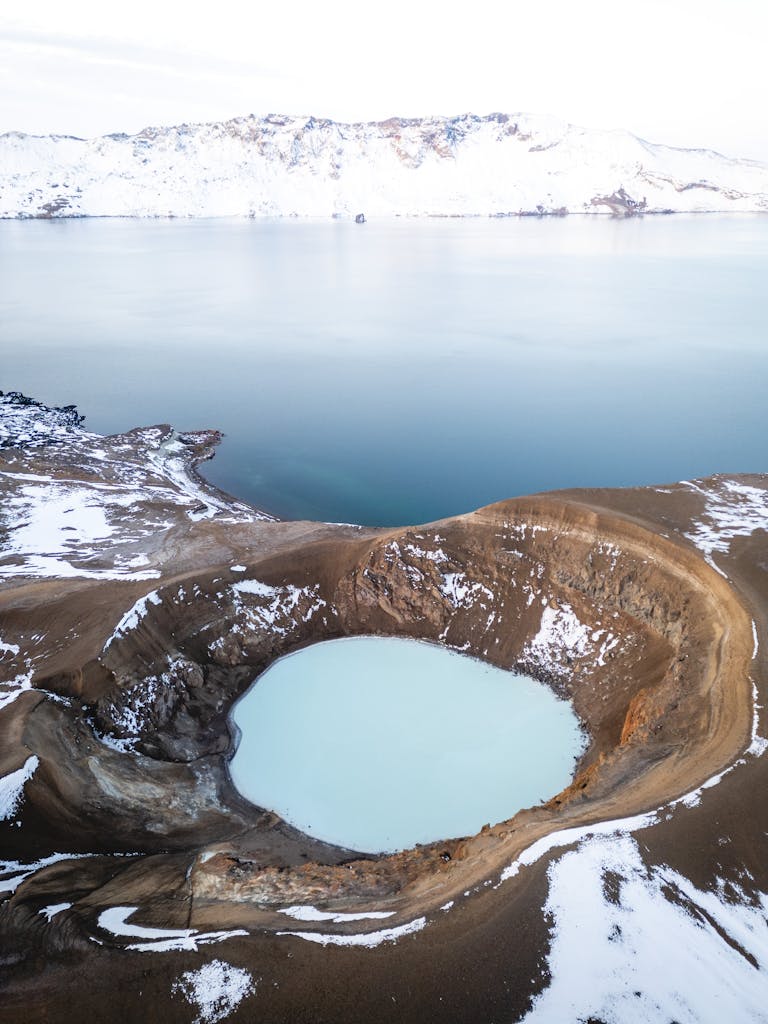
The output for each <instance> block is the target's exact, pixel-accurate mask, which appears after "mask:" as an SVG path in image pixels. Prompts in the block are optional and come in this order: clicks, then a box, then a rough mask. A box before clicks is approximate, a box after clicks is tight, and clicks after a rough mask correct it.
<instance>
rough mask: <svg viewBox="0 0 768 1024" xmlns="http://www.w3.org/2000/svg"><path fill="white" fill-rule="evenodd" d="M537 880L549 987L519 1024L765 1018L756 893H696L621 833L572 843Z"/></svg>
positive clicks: (761, 913)
mask: <svg viewBox="0 0 768 1024" xmlns="http://www.w3.org/2000/svg"><path fill="white" fill-rule="evenodd" d="M548 878H549V894H548V897H547V902H546V904H545V907H544V910H545V913H546V914H548V915H549V916H550V917H551V919H552V922H553V923H552V927H551V936H552V938H551V947H550V952H549V956H548V967H549V973H550V975H551V978H552V981H551V983H550V985H549V987H548V988H547V989H546V990H545V991H544V992H542V993H541V994H540V995H538V996H537V997H536V998H535V999H534V1003H533V1006H532V1008H531V1010H530V1011H529V1012H528V1014H527V1015H526V1016H525V1017H524V1018H523V1021H524V1022H525V1024H550V1022H551V1021H572V1020H588V1019H589V1020H592V1019H594V1020H604V1021H611V1022H619V1021H629V1020H631V1021H633V1022H637V1024H667V1022H669V1021H671V1020H674V1021H678V1022H680V1024H698V1022H701V1021H705V1020H740V1021H747V1020H750V1021H759V1020H765V972H766V970H768V933H767V932H766V927H765V919H766V913H767V912H768V897H766V896H765V895H764V894H759V896H758V897H757V898H756V899H755V898H752V897H750V896H748V895H747V894H746V893H745V892H743V891H741V890H740V889H738V887H736V886H734V885H733V884H732V883H725V882H723V881H720V880H719V881H718V885H717V889H718V891H716V892H706V891H703V890H700V889H697V888H696V887H695V886H694V885H693V883H692V882H691V881H690V880H689V879H688V878H685V877H684V876H683V875H680V874H679V873H677V872H676V871H673V870H672V869H671V868H669V867H666V866H660V867H650V868H649V867H647V866H646V865H645V864H644V862H643V860H642V857H641V855H640V850H639V847H638V844H637V842H636V841H635V840H634V839H632V838H631V837H629V836H626V835H622V836H611V837H608V836H599V837H593V838H591V839H588V840H584V841H583V842H582V843H581V844H580V845H579V847H578V849H576V850H574V851H572V852H569V853H566V854H565V855H564V856H562V857H561V858H560V859H559V860H557V861H556V862H554V863H553V864H552V865H550V867H549V870H548ZM755 965H756V966H755Z"/></svg>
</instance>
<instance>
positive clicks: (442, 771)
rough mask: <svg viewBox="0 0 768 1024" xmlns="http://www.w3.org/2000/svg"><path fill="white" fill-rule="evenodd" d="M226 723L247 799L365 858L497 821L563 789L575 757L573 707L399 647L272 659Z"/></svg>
mask: <svg viewBox="0 0 768 1024" xmlns="http://www.w3.org/2000/svg"><path fill="white" fill-rule="evenodd" d="M233 718H234V721H235V724H236V725H237V726H238V728H239V729H240V730H241V733H242V736H241V740H240V744H239V746H238V748H237V751H236V753H235V756H234V758H233V760H232V762H231V764H230V771H231V774H232V779H233V781H234V783H235V785H236V786H237V788H238V789H239V790H240V792H241V793H243V795H244V796H246V797H248V799H249V800H251V801H252V802H253V803H256V804H259V805H260V806H262V807H267V808H270V809H272V810H275V811H277V812H278V813H279V814H281V815H282V816H283V817H284V818H286V819H287V820H288V821H290V822H291V823H292V824H293V825H296V826H297V827H298V828H300V829H302V830H303V831H305V832H308V833H309V834H310V835H313V836H316V837H317V838H319V839H325V840H327V841H329V842H334V843H338V844H340V845H342V846H349V847H352V848H354V849H357V850H363V851H367V852H372V853H375V852H378V851H383V850H386V851H392V850H399V849H406V848H408V847H411V846H413V845H415V844H416V843H425V842H430V841H432V840H437V839H446V838H450V837H452V836H461V835H467V834H474V833H475V832H479V830H480V829H481V828H482V826H483V825H484V824H485V823H486V822H488V823H491V824H495V823H496V822H497V821H504V820H506V819H507V818H510V817H511V816H512V815H513V814H514V813H515V812H516V811H518V810H519V809H520V808H523V807H529V806H531V805H533V804H536V803H538V802H539V801H540V800H542V799H548V798H549V797H551V796H554V795H555V794H556V793H558V792H559V791H560V790H561V789H563V788H564V787H565V786H566V785H568V783H569V781H570V779H571V776H572V773H573V769H574V765H575V760H576V758H577V756H578V755H579V754H580V753H581V751H582V749H583V738H582V734H581V732H580V730H579V725H578V720H577V718H576V716H575V715H574V713H573V711H572V709H571V706H570V705H569V704H568V703H567V702H566V701H562V700H558V699H557V698H556V697H555V695H554V694H553V693H552V691H551V690H549V689H548V688H547V687H546V686H543V685H542V684H541V683H537V682H536V681H535V680H533V679H529V678H527V677H525V676H517V675H513V674H512V673H511V672H505V671H504V670H502V669H499V668H495V667H494V666H492V665H486V664H485V663H484V662H481V661H477V660H476V659H474V658H468V657H466V656H464V655H460V654H456V653H455V652H453V651H448V650H446V649H445V648H442V647H437V646H436V645H433V644H426V643H420V642H419V641H416V640H403V639H398V638H393V637H355V638H348V639H344V640H330V641H327V642H325V643H320V644H314V645H313V646H311V647H306V648H303V649H302V650H300V651H298V652H296V653H295V654H291V655H288V656H287V657H284V658H281V659H279V660H278V661H276V662H275V663H274V664H273V665H271V666H270V667H269V669H267V671H266V672H264V673H263V675H262V676H260V677H259V679H258V681H257V682H256V683H255V685H254V686H253V687H252V688H251V689H250V690H249V691H248V693H247V694H245V695H244V696H243V697H242V698H241V699H240V701H238V703H237V704H236V705H235V709H234V712H233Z"/></svg>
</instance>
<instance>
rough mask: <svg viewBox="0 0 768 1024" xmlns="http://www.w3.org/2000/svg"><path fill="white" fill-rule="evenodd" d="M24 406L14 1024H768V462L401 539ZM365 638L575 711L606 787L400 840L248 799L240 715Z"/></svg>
mask: <svg viewBox="0 0 768 1024" xmlns="http://www.w3.org/2000/svg"><path fill="white" fill-rule="evenodd" d="M4 414H5V415H4ZM0 419H5V421H6V423H7V424H8V426H7V428H6V431H5V438H6V442H7V444H8V447H6V448H5V449H4V452H3V458H2V460H0V716H1V721H0V725H1V726H2V730H3V733H2V734H3V743H2V746H0V900H2V902H0V951H2V962H1V964H0V970H1V971H2V973H3V981H4V998H3V1002H2V1004H1V1005H0V1020H2V1021H5V1020H8V1021H18V1020H19V1019H25V1020H28V1021H30V1022H32V1021H36V1020H41V1021H42V1020H46V1021H62V1022H63V1021H68V1020H71V1019H81V1017H82V1016H83V1014H84V1013H86V1014H87V1016H88V1017H89V1018H90V1019H92V1020H94V1021H102V1020H103V1021H107V1020H114V1019H116V1017H118V1016H119V1019H122V1020H126V1021H132V1020H136V1021H139V1020H141V1021H148V1020H160V1019H162V1020H164V1021H191V1020H196V1021H205V1022H213V1021H217V1020H224V1019H232V1020H238V1019H242V1020H252V1019H254V1017H256V1018H257V1019H269V1020H275V1021H278V1020H285V1021H297V1020H302V1019H307V1020H310V1019H312V1020H316V1019H330V1020H334V1021H346V1020H349V1021H353V1020H354V1021H357V1020H360V1019H366V1020H371V1021H384V1020H391V1019H393V1017H392V1014H393V1009H392V1007H393V1000H394V1004H396V1019H398V1020H406V1021H407V1020H420V1021H421V1020H425V1019H444V1020H449V1021H480V1020H482V1021H491V1020H495V1019H504V1020H518V1019H523V1018H524V1019H526V1020H530V1021H536V1020H542V1021H552V1020H576V1019H596V1020H598V1019H599V1020H653V1021H655V1020H665V1021H666V1020H668V1019H676V1020H686V1021H688V1020H690V1021H697V1020H707V1019H712V1018H711V1017H709V1018H708V1017H707V1016H706V1013H707V1012H709V1009H710V1007H711V1005H715V1002H713V1001H716V1005H717V1007H718V1014H724V1015H725V1017H727V1018H728V1019H734V1020H740V1021H741V1020H743V1021H752V1020H755V1021H757V1020H761V1019H763V1018H762V1017H761V1014H762V1013H763V1008H764V993H765V984H766V983H765V978H766V973H765V972H766V970H768V937H767V936H766V931H765V920H764V912H765V911H764V908H765V907H766V906H767V905H768V869H767V868H766V864H768V860H767V859H766V857H765V835H766V834H767V833H768V807H766V806H765V801H764V800H763V799H762V797H761V795H760V794H761V793H762V792H764V787H765V782H766V772H767V771H768V767H767V766H766V764H767V762H766V758H765V757H764V756H763V755H764V753H765V750H766V747H767V746H768V744H767V743H766V741H765V740H763V739H762V738H761V732H762V731H763V729H764V724H763V723H761V716H762V710H761V706H760V702H762V701H763V700H764V690H765V661H764V655H763V653H762V648H761V646H760V645H761V643H762V638H763V636H764V635H765V633H766V629H767V628H768V621H767V619H768V585H767V584H766V582H765V580H766V573H765V566H766V565H768V548H767V547H766V536H768V531H767V530H766V527H768V479H767V478H765V477H752V478H744V477H741V478H729V477H717V478H712V479H710V480H707V481H700V482H696V483H690V482H685V483H682V484H677V485H674V486H672V487H665V488H644V489H639V490H630V491H613V492H611V491H578V492H569V493H563V494H550V495H541V496H536V497H533V498H527V499H517V500H514V501H507V502H502V503H499V504H497V505H493V506H490V507H488V508H485V509H481V510H479V511H478V512H475V513H472V514H470V515H465V516H460V517H456V518H454V519H449V520H445V521H442V522H440V523H436V524H431V525H428V526H424V527H421V528H404V529H386V530H372V529H361V528H356V527H351V526H337V525H330V524H317V523H282V522H275V521H271V520H270V519H269V518H268V517H265V516H263V515H261V514H260V513H258V512H257V511H256V510H254V509H251V508H249V507H248V506H244V505H241V504H239V503H236V502H233V501H231V500H230V499H227V497H226V496H225V495H222V494H219V493H217V492H215V491H213V490H211V489H210V488H208V487H206V486H205V485H204V484H202V482H201V481H199V480H198V479H197V478H196V477H195V476H194V472H193V469H192V467H193V465H194V463H195V462H196V461H199V459H201V458H203V457H206V456H207V455H210V453H211V450H212V449H211V445H212V443H214V442H215V441H216V435H215V434H214V433H213V432H210V431H209V432H203V433H201V434H185V435H176V434H174V432H173V431H172V430H171V429H170V428H168V427H154V428H146V429H142V430H135V431H132V432H130V433H129V434H126V435H122V436H118V437H113V438H102V437H98V436H96V435H93V434H87V433H85V432H84V431H83V430H82V427H81V426H80V424H79V420H78V417H77V414H76V412H75V411H74V410H66V409H65V410H47V409H45V408H44V407H40V406H38V405H35V404H30V403H28V402H26V401H25V400H23V399H22V398H20V397H19V396H15V395H11V396H0ZM47 430H49V431H50V432H51V443H50V444H47V445H42V444H41V442H42V440H43V439H44V437H45V434H46V431H47ZM30 441H31V442H33V443H29V442H30ZM355 633H379V634H396V635H406V636H416V637H422V638H425V639H429V640H432V641H434V642H437V643H441V644H445V645H447V646H450V647H453V648H454V649H459V650H463V651H467V652H469V653H472V654H475V655H476V656H478V657H481V658H485V659H487V660H489V661H493V662H494V663H496V664H499V665H502V666H505V667H510V668H514V667H521V668H525V669H526V670H527V671H529V672H531V673H533V674H535V675H537V676H538V677H539V678H541V679H542V680H544V681H546V682H548V683H549V684H550V685H552V686H553V687H554V688H556V689H557V690H558V691H559V692H561V693H565V694H567V695H568V696H569V697H570V698H571V700H572V701H573V703H574V706H575V708H576V710H577V711H578V713H579V715H580V717H581V719H582V721H583V722H584V723H585V725H586V726H587V728H588V730H589V734H590V739H591V742H590V746H589V749H588V750H587V751H586V753H585V755H584V757H583V759H582V761H581V764H580V766H579V771H578V774H577V776H576V778H575V780H574V782H573V784H572V785H571V786H570V787H569V788H568V789H566V790H565V791H564V792H563V793H560V794H558V795H556V796H555V797H553V799H552V800H551V801H550V802H549V804H547V805H546V806H543V807H538V808H532V809H529V810H525V811H521V812H520V813H518V814H517V815H515V817H514V818H512V819H511V820H510V821H507V822H502V823H499V824H497V825H494V826H492V827H488V828H485V829H483V831H482V832H481V833H479V834H478V835H477V836H473V837H464V838H449V837H446V839H445V840H444V841H443V842H440V843H435V844H432V845H429V846H423V847H417V848H416V849H413V850H408V851H404V852H403V853H400V854H395V855H392V856H386V857H361V856H360V855H358V854H355V853H354V852H353V851H349V850H342V849H339V848H336V847H332V846H328V845H327V844H323V843H320V842H318V841H316V840H313V839H311V838H309V837H308V836H306V835H303V834H302V833H301V832H299V831H298V830H297V829H295V828H291V827H290V826H288V825H287V824H286V823H285V822H282V821H281V820H280V819H279V818H278V817H277V816H276V815H274V814H272V813H270V812H269V811H268V810H266V809H260V808H258V807H254V806H253V805H251V804H249V803H247V802H246V801H244V800H243V799H242V798H240V797H239V795H238V794H237V792H236V791H235V790H234V789H233V787H232V785H231V782H230V779H229V775H228V772H227V756H228V754H229V752H230V751H231V748H232V742H233V738H232V736H231V734H230V731H229V728H228V723H227V712H228V709H229V707H230V706H231V704H232V702H233V701H234V700H235V699H236V697H237V696H238V695H239V694H240V693H241V692H242V691H243V689H244V688H245V687H246V686H247V685H249V682H250V680H251V679H252V678H253V677H254V675H256V674H257V673H258V672H259V671H261V670H262V669H263V668H264V667H265V666H266V665H268V664H269V663H270V662H271V661H272V660H273V659H274V658H275V657H277V656H279V655H281V654H283V653H286V652H289V651H291V650H294V649H296V647H298V646H300V645H302V644H306V643H310V642H314V641H316V640H321V639H324V638H328V637H334V636H343V635H352V634H355ZM585 928H586V929H587V934H588V940H587V941H585V940H584V934H585V932H584V929H585ZM212 946H215V949H212V948H211V947H212ZM660 950H661V952H660ZM660 962H661V965H662V966H661V967H660ZM467 965H471V968H468V966H467ZM73 968H75V971H74V974H76V976H77V978H78V979H80V981H79V982H78V984H77V985H74V986H73V984H72V977H73ZM83 979H87V984H86V985H83V983H82V982H83ZM117 984H119V985H120V986H121V991H122V992H123V993H125V995H124V996H123V1002H122V1004H121V1006H120V1009H119V1014H118V1013H117V1011H116V1009H115V1006H114V1005H113V1004H112V1003H111V1002H110V998H111V994H112V992H113V990H114V987H115V986H116V985H117ZM723 1019H725V1018H724V1017H723Z"/></svg>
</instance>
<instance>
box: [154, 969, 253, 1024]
mask: <svg viewBox="0 0 768 1024" xmlns="http://www.w3.org/2000/svg"><path fill="white" fill-rule="evenodd" d="M257 984H258V980H256V979H254V978H253V976H252V975H251V974H250V973H249V972H248V971H246V970H243V968H242V967H233V966H232V964H228V963H225V962H224V961H223V960H211V962H210V963H207V964H204V965H203V966H202V967H200V968H198V969H197V970H196V971H185V973H184V974H182V975H181V977H180V978H179V980H178V981H176V982H174V984H173V987H172V988H171V991H172V992H174V993H176V992H178V993H180V994H181V995H183V996H184V998H185V999H186V1000H187V1002H188V1003H190V1004H191V1005H192V1006H195V1007H197V1011H198V1015H197V1017H195V1019H194V1024H216V1022H217V1021H220V1020H224V1018H225V1017H228V1016H229V1015H230V1014H231V1013H233V1012H234V1011H235V1010H236V1009H237V1007H238V1006H239V1005H240V1003H242V1001H243V1000H244V999H245V998H246V996H249V995H251V994H252V993H253V992H254V990H255V988H256V985H257Z"/></svg>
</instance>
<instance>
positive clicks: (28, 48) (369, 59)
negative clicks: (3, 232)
mask: <svg viewBox="0 0 768 1024" xmlns="http://www.w3.org/2000/svg"><path fill="white" fill-rule="evenodd" d="M767 39H768V2H766V0H663V2H662V0H644V2H643V3H639V4H631V5H630V4H622V3H621V0H615V2H611V3H609V2H607V0H530V2H526V3H519V2H516V0H506V2H504V0H494V2H488V0H463V2H462V3H454V2H452V0H443V2H440V3H437V2H432V0H425V2H422V0H387V2H385V3H380V4H375V5H374V4H362V3H360V2H354V3H353V2H347V0H327V2H325V3H321V2H312V0H283V2H282V3H281V4H279V5H278V3H277V2H274V3H270V4H259V3H258V0H257V2H255V3H253V2H251V3H250V4H247V5H246V4H245V3H240V2H235V0H216V2H215V3H209V4H206V5H204V6H203V5H195V4H193V3H190V2H189V0H187V2H185V3H184V4H182V3H179V2H177V0H166V2H163V0H133V2H132V3H131V4H112V3H108V2H106V0H65V2H62V0H55V2H53V0H35V2H34V3H32V2H30V0H23V2H22V0H2V6H1V7H0V131H4V130H12V129H15V130H21V131H27V132H34V133H40V134H42V133H47V132H61V133H66V134H72V135H81V136H89V135H99V134H105V133H107V132H116V131H126V132H135V131H138V130H140V129H141V128H142V127H144V126H146V125H148V124H178V123H180V122H183V121H208V120H219V119H223V118H228V117H234V116H238V115H242V114H248V113H254V114H267V113H270V112H274V113H278V112H279V113H293V114H310V113H311V114H316V115H319V116H325V117H331V118H334V119H336V120H377V119H381V118H385V117H389V116H392V115H402V116H418V115H423V114H458V113H465V112H468V111H471V112H473V113H477V114H485V113H489V112H491V111H506V112H508V113H517V112H522V111H526V112H531V113H538V114H553V115H555V116H557V117H561V118H564V119H565V120H568V121H571V122H573V123H574V124H579V125H585V126H588V127H596V128H627V129H629V130H630V131H633V132H635V133H636V134H638V135H641V136H643V137H644V138H646V139H650V140H651V141H655V142H666V143H669V144H672V145H680V146H703V147H710V148H714V149H719V150H720V151H722V152H725V153H727V154H729V155H733V156H746V157H751V158H753V159H762V160H766V161H768V128H767V127H766V124H767V121H766V114H765V109H766V101H767V100H768V86H767V85H766V80H767V79H768V74H766V58H765V53H764V51H765V47H766V45H767V44H766V40H767Z"/></svg>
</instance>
